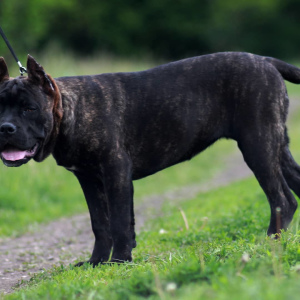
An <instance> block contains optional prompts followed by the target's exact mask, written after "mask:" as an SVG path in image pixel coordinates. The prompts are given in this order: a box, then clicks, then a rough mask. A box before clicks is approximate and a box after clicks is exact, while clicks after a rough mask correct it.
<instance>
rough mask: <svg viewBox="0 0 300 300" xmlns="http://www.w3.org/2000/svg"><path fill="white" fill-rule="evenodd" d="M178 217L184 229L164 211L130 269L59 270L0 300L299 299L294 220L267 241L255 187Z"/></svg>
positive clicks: (249, 184)
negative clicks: (286, 228)
mask: <svg viewBox="0 0 300 300" xmlns="http://www.w3.org/2000/svg"><path fill="white" fill-rule="evenodd" d="M181 210H182V211H183V212H184V213H185V215H186V218H187V221H188V225H189V229H187V228H186V225H185V222H184V220H183V218H182V217H181V213H180V211H179V208H178V207H174V206H172V205H168V206H165V207H164V210H163V211H164V216H163V217H161V218H158V219H155V220H153V221H151V226H150V228H151V230H150V231H147V232H142V233H140V234H139V235H138V237H137V242H138V247H137V248H136V249H135V250H134V252H133V256H134V263H130V264H125V265H120V266H118V265H113V266H111V265H106V266H101V267H97V268H95V269H93V268H91V267H89V266H85V267H83V268H80V269H79V268H74V267H72V266H58V267H56V268H53V269H52V270H50V271H45V272H43V273H41V274H37V275H35V276H34V277H33V278H32V279H31V281H30V282H29V284H27V285H26V287H25V288H23V289H21V290H20V291H18V292H16V293H14V294H12V295H10V296H7V297H5V299H144V298H149V299H199V298H200V297H204V298H205V299H298V297H299V292H300V285H299V279H300V247H299V242H300V231H299V213H298V214H297V216H296V218H295V220H294V222H293V225H292V226H291V229H290V230H289V231H288V232H286V233H284V234H283V236H282V238H281V240H280V241H276V240H271V239H269V238H267V237H266V228H267V224H268V221H269V207H268V203H267V201H266V198H265V196H264V194H263V192H262V191H261V189H260V187H259V186H258V184H257V182H256V181H255V180H254V179H247V180H243V181H241V182H237V183H234V184H231V185H229V186H227V187H224V188H220V189H218V190H215V191H211V192H208V193H203V194H199V195H198V196H197V197H195V198H194V199H191V200H189V201H186V202H185V203H182V205H181ZM162 229H164V233H163V234H162V233H160V232H161V230H162ZM248 258H249V259H248ZM172 286H173V288H174V290H172V291H170V288H172Z"/></svg>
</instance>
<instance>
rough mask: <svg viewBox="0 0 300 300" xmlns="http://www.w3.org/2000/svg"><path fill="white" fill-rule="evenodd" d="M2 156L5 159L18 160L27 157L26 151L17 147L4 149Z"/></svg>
mask: <svg viewBox="0 0 300 300" xmlns="http://www.w3.org/2000/svg"><path fill="white" fill-rule="evenodd" d="M1 154H2V156H3V158H4V159H5V160H10V161H16V160H20V159H23V158H25V156H26V151H21V150H17V149H7V150H4V151H2V153H1Z"/></svg>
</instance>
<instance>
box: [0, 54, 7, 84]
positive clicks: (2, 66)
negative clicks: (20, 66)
mask: <svg viewBox="0 0 300 300" xmlns="http://www.w3.org/2000/svg"><path fill="white" fill-rule="evenodd" d="M8 79H9V74H8V69H7V65H6V62H5V60H4V58H3V57H0V82H2V81H5V80H8Z"/></svg>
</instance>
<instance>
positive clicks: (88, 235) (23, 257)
mask: <svg viewBox="0 0 300 300" xmlns="http://www.w3.org/2000/svg"><path fill="white" fill-rule="evenodd" d="M224 163H225V164H226V167H225V170H224V171H222V172H220V173H219V174H217V175H216V176H215V177H214V178H212V179H211V180H210V181H209V183H206V184H205V185H204V184H194V185H190V186H185V187H183V188H179V189H177V190H173V191H172V192H168V193H165V194H161V195H155V196H150V197H145V198H143V199H141V200H140V201H138V202H139V203H140V204H139V205H137V206H136V208H135V212H136V230H137V231H140V230H141V228H142V227H143V226H144V224H145V221H146V220H148V219H149V218H151V217H153V216H155V215H157V214H158V213H159V212H160V208H161V206H162V204H163V203H164V202H165V201H177V202H180V201H183V200H184V199H189V198H192V197H194V196H196V195H197V193H199V192H201V191H207V190H210V189H213V188H216V187H219V186H222V185H227V184H228V183H230V182H232V181H235V180H238V179H241V178H244V177H247V176H249V175H250V174H251V172H250V171H249V169H248V167H247V166H246V165H245V163H244V161H243V159H242V157H241V154H240V153H238V152H237V151H236V153H234V154H233V155H232V156H230V157H229V158H228V159H227V160H226V161H225V162H224ZM93 241H94V237H93V235H92V230H91V226H90V220H89V216H88V213H85V214H81V215H77V216H73V217H71V218H62V219H59V220H57V221H54V222H51V223H50V224H47V225H42V226H39V229H38V230H37V231H36V232H34V233H28V234H25V235H23V236H21V237H18V238H5V239H0V261H1V265H0V293H1V292H2V293H4V294H6V293H11V292H12V291H13V287H14V286H15V285H16V284H18V283H19V282H20V281H22V280H29V279H30V277H31V276H32V274H33V273H36V272H40V271H41V270H43V269H49V268H51V267H52V266H53V265H59V264H64V265H68V264H70V263H73V262H74V260H75V259H78V258H79V257H80V256H84V257H86V259H87V258H89V255H90V254H91V250H92V248H93Z"/></svg>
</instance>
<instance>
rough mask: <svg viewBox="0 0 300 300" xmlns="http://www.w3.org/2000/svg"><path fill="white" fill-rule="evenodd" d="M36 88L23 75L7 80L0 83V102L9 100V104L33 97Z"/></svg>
mask: <svg viewBox="0 0 300 300" xmlns="http://www.w3.org/2000/svg"><path fill="white" fill-rule="evenodd" d="M37 90H38V88H37V87H36V86H31V85H30V84H28V81H27V80H26V79H25V78H24V77H17V78H15V79H12V80H8V81H6V82H4V83H2V84H1V85H0V103H1V102H3V101H5V102H6V101H10V102H11V103H10V104H12V105H13V104H14V103H16V102H19V101H22V100H26V99H32V100H33V98H34V93H36V92H37Z"/></svg>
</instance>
